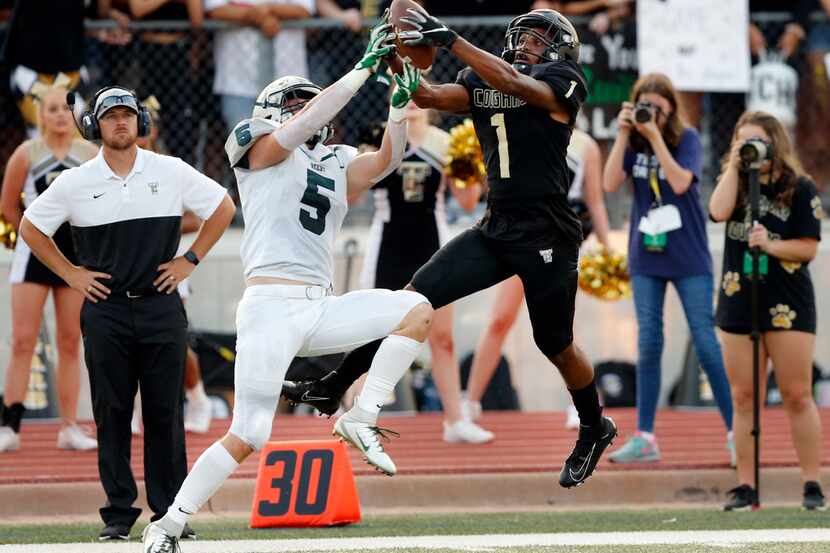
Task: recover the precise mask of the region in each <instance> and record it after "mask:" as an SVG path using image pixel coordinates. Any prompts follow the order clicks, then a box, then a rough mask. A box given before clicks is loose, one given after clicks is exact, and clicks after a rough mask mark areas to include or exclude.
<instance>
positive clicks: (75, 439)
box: [58, 424, 98, 451]
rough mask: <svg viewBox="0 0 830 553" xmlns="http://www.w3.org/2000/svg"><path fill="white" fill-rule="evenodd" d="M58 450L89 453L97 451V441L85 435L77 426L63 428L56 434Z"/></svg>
mask: <svg viewBox="0 0 830 553" xmlns="http://www.w3.org/2000/svg"><path fill="white" fill-rule="evenodd" d="M58 449H74V450H76V451H89V450H90V449H98V440H96V439H95V438H93V437H92V436H90V435H89V434H87V433H86V432H85V431H84V429H83V428H81V427H80V426H78V425H77V424H73V425H72V426H65V427H63V428H61V431H60V432H58Z"/></svg>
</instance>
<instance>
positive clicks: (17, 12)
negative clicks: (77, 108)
mask: <svg viewBox="0 0 830 553" xmlns="http://www.w3.org/2000/svg"><path fill="white" fill-rule="evenodd" d="M85 10H86V7H85V2H84V0H60V1H57V2H56V1H54V0H18V1H17V2H16V3H15V6H14V12H13V13H12V18H11V22H10V24H9V34H8V37H7V38H6V44H5V47H4V49H3V60H4V62H5V64H6V65H7V66H8V67H15V66H17V65H24V66H26V67H28V68H29V69H34V70H35V71H37V72H38V73H47V74H55V73H59V72H61V71H63V72H70V71H77V70H78V69H80V68H81V65H83V63H84V12H85Z"/></svg>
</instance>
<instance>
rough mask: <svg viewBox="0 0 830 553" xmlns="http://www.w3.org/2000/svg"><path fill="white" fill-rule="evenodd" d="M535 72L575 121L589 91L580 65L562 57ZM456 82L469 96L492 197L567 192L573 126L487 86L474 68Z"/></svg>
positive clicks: (534, 68)
mask: <svg viewBox="0 0 830 553" xmlns="http://www.w3.org/2000/svg"><path fill="white" fill-rule="evenodd" d="M528 71H529V73H530V76H531V77H533V78H535V79H538V80H540V81H543V82H545V83H547V84H548V85H549V86H550V87H551V88H552V89H553V91H554V93H555V94H556V97H557V100H558V101H559V102H561V103H562V104H563V105H564V106H566V107H567V109H568V112H569V114H570V117H571V121H570V122H571V125H572V124H573V123H574V121H575V120H576V115H577V113H578V112H579V108H580V106H581V105H582V102H584V101H585V97H586V95H587V85H586V83H585V77H584V75H583V74H582V70H581V69H580V68H579V65H578V64H577V63H575V62H571V61H557V62H549V63H542V64H536V65H530V66H528ZM457 82H458V83H459V84H461V85H463V86H464V87H465V88H466V89H467V92H468V93H469V95H470V113H471V115H472V118H473V124H474V125H475V129H476V135H477V136H478V140H479V142H480V143H481V150H482V153H483V154H484V161H485V165H486V166H487V184H488V186H489V187H490V192H489V198H490V199H491V200H501V199H508V200H516V199H527V198H543V197H546V196H552V195H562V196H567V194H568V188H569V186H570V178H569V176H568V166H567V163H566V161H565V156H566V152H567V149H568V142H569V141H570V138H571V125H566V124H563V123H560V122H558V121H555V120H554V119H553V118H552V117H551V116H550V113H549V112H548V111H547V110H546V109H543V108H539V107H536V106H532V105H530V104H528V103H527V102H525V101H524V100H522V99H521V98H517V97H515V96H510V95H507V94H505V93H503V92H501V91H499V90H496V89H494V88H493V87H491V86H490V85H489V84H487V83H486V82H485V81H484V80H483V79H482V78H481V77H480V76H479V75H477V74H476V73H474V72H473V70H472V69H470V68H469V67H468V68H466V69H463V70H462V71H461V72H460V73H459V74H458V79H457Z"/></svg>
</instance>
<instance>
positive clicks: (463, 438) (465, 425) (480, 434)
mask: <svg viewBox="0 0 830 553" xmlns="http://www.w3.org/2000/svg"><path fill="white" fill-rule="evenodd" d="M494 437H495V434H493V433H492V432H490V431H489V430H485V429H483V428H482V427H480V426H479V425H477V424H476V423H474V422H471V421H468V420H465V419H461V420H459V421H456V422H454V423H452V424H449V423H448V422H446V421H444V441H445V442H448V443H451V444H457V443H467V444H485V443H487V442H490V441H492V440H493V438H494Z"/></svg>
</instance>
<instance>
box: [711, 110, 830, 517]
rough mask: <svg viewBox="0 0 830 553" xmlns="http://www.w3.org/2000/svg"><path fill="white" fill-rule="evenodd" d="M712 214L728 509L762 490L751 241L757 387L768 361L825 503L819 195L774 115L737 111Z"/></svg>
mask: <svg viewBox="0 0 830 553" xmlns="http://www.w3.org/2000/svg"><path fill="white" fill-rule="evenodd" d="M752 170H755V171H758V174H757V176H758V182H760V202H759V207H760V210H759V218H758V220H756V221H753V218H752V215H751V213H750V200H749V196H750V192H749V176H750V171H752ZM709 213H710V215H711V217H712V219H714V220H715V221H725V222H726V233H725V244H724V248H723V277H722V283H721V287H720V295H719V298H718V310H717V325H718V327H719V328H720V338H721V342H722V343H723V353H724V360H725V362H726V369H727V371H728V373H729V381H730V383H731V385H732V398H733V400H734V402H735V409H736V412H735V445H736V452H737V462H738V464H737V468H738V481H739V483H740V485H739V486H738V487H737V488H735V489H733V490H731V491H730V492H729V495H730V496H731V499H730V500H729V502H728V503H727V504H726V505H725V506H724V509H725V510H727V511H730V510H737V509H744V508H749V507H750V506H751V505H752V504H753V502H754V500H755V497H756V495H755V494H756V493H757V492H756V490H755V489H753V488H752V485H751V484H752V483H753V482H754V474H753V473H754V470H753V469H754V462H753V438H752V435H751V433H750V431H751V429H752V427H753V424H752V407H753V401H752V400H753V384H752V380H753V375H752V367H753V358H752V341H751V339H750V332H751V329H752V322H753V321H752V315H751V294H750V291H751V276H752V255H751V251H750V250H751V248H754V247H758V248H759V249H760V256H759V260H758V275H759V280H758V287H759V290H758V297H759V309H758V313H759V320H758V328H759V330H760V332H761V340H760V355H759V371H760V396H761V398H763V397H765V395H766V394H765V385H766V380H767V379H766V368H767V362H768V360H770V359H771V360H772V363H773V366H774V367H775V377H776V382H777V383H778V387H779V389H780V390H781V396H782V398H783V400H784V408H785V409H786V411H787V416H788V417H789V419H790V427H791V431H792V438H793V443H794V444H795V449H796V453H797V455H798V460H799V464H800V465H801V475H802V480H803V481H804V501H803V506H804V508H806V509H821V508H823V507H824V496H823V494H822V491H821V486H820V485H819V466H820V462H821V443H822V440H821V421H820V419H819V415H818V410H817V408H816V404H815V401H814V400H813V393H812V382H811V380H812V378H811V377H812V368H813V352H814V350H815V343H816V302H815V294H814V292H813V283H812V281H811V278H810V272H809V270H808V269H807V265H808V264H809V263H810V261H812V259H813V258H814V257H815V256H816V251H817V249H818V241H819V240H820V239H821V221H820V219H821V217H822V215H823V211H822V207H821V200H820V199H819V197H818V194H817V192H816V186H815V184H814V183H813V181H812V180H811V179H810V177H809V176H807V175H806V174H805V173H804V170H803V169H802V168H801V163H800V162H799V160H798V158H797V156H796V154H795V152H794V150H793V146H792V144H791V142H790V139H789V137H788V136H787V132H786V131H785V130H784V127H783V126H782V125H781V123H780V122H779V121H778V120H777V119H776V118H775V117H773V116H772V115H770V114H768V113H764V112H757V111H755V112H747V113H744V114H743V115H742V116H741V118H740V119H739V120H738V124H737V126H736V127H735V131H734V134H733V136H732V148H731V151H730V153H729V155H728V157H727V158H726V160H725V161H724V163H723V172H722V173H721V176H720V178H719V179H718V183H717V187H716V188H715V191H714V192H713V193H712V198H711V200H710V201H709Z"/></svg>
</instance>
